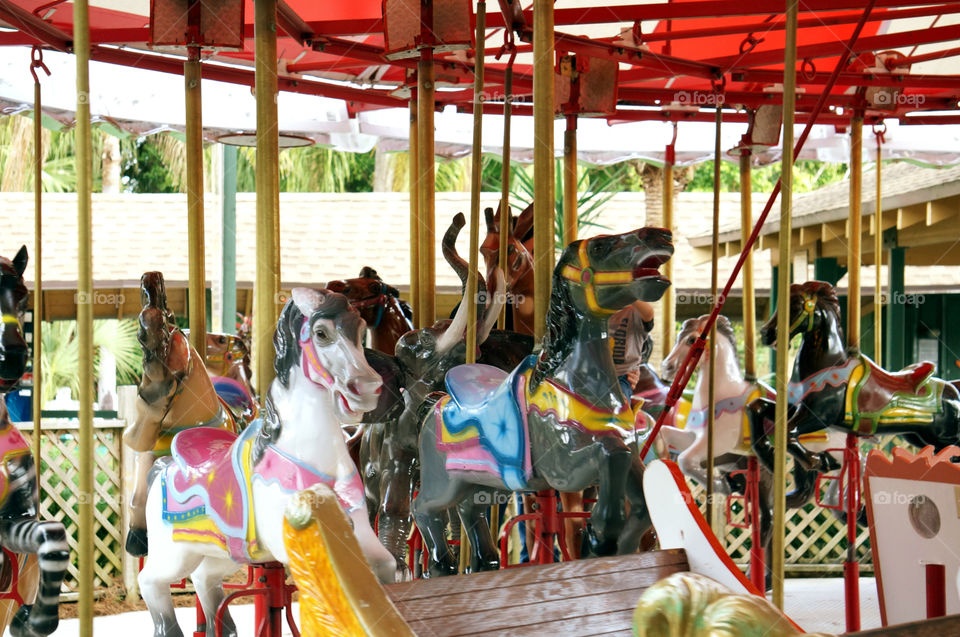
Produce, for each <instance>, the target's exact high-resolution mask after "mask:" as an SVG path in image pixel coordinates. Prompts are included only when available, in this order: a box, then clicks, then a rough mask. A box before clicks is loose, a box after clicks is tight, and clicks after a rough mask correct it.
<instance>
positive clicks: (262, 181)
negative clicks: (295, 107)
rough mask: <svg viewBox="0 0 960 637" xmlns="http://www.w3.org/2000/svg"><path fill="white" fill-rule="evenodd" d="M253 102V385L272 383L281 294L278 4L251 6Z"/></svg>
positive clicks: (264, 387)
mask: <svg viewBox="0 0 960 637" xmlns="http://www.w3.org/2000/svg"><path fill="white" fill-rule="evenodd" d="M254 35H255V38H256V45H255V48H254V60H255V62H254V66H255V72H256V98H257V166H256V175H255V177H256V188H257V256H258V266H257V278H256V284H255V285H256V289H255V292H256V300H255V304H254V310H253V326H254V344H253V347H254V354H255V360H256V374H257V383H256V386H257V387H259V388H260V393H261V395H262V396H266V393H267V391H269V389H270V383H271V381H273V375H274V371H273V360H274V358H275V357H276V354H275V352H274V349H273V332H274V329H275V328H276V323H277V316H278V308H277V305H278V301H279V293H280V250H279V249H278V244H279V240H280V194H279V180H280V175H279V167H278V162H279V159H280V145H279V144H280V141H279V131H278V128H277V99H276V98H277V0H257V2H256V3H254Z"/></svg>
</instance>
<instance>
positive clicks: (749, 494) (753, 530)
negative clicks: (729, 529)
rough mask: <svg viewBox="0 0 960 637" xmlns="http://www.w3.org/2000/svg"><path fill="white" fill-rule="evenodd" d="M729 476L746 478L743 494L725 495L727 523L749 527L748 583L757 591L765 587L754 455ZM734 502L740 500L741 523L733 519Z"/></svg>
mask: <svg viewBox="0 0 960 637" xmlns="http://www.w3.org/2000/svg"><path fill="white" fill-rule="evenodd" d="M730 475H731V476H735V475H742V476H744V478H745V479H746V489H745V491H744V494H743V495H731V496H729V497H727V511H726V513H727V524H729V525H730V526H734V527H737V528H741V529H748V528H749V529H750V583H751V584H753V585H754V587H756V589H757V590H758V591H762V590H765V589H766V585H767V583H766V574H767V569H766V563H765V558H764V554H763V541H762V539H761V537H760V507H761V506H762V504H761V502H760V464H759V461H758V460H757V457H756V456H750V457H749V458H748V459H747V468H746V469H740V470H738V471H731V472H730ZM734 502H741V506H742V507H743V523H742V524H741V523H736V522H734V521H733V511H732V509H731V507H732V506H733V503H734Z"/></svg>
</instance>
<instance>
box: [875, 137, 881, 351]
mask: <svg viewBox="0 0 960 637" xmlns="http://www.w3.org/2000/svg"><path fill="white" fill-rule="evenodd" d="M876 137H877V196H876V200H877V207H876V208H875V209H874V212H873V224H874V225H873V227H874V233H873V263H874V269H873V271H874V275H875V276H876V279H875V280H874V282H873V359H874V360H875V361H876V363H877V365H882V364H883V329H882V328H883V320H882V319H883V311H882V310H883V277H882V276H880V268H882V267H883V201H882V190H883V188H882V185H883V182H882V180H881V179H882V177H883V167H882V164H881V159H882V157H883V134H882V133H877V134H876Z"/></svg>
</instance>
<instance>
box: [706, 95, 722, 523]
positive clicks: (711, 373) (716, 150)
mask: <svg viewBox="0 0 960 637" xmlns="http://www.w3.org/2000/svg"><path fill="white" fill-rule="evenodd" d="M717 97H718V98H719V99H717V109H716V115H715V117H714V124H713V126H714V146H713V242H712V246H711V250H712V259H711V261H712V263H711V265H710V294H711V299H712V303H716V302H717V291H718V287H719V284H718V273H717V268H718V267H719V261H720V161H721V153H722V152H723V151H722V149H721V148H720V127H721V126H722V124H723V110H722V108H723V99H722V96H721V95H720V94H719V93H717ZM707 352H708V353H707V368H708V372H707V373H708V380H709V384H708V385H707V405H708V407H707V484H706V485H704V486H706V488H707V511H706V517H707V521H708V522H709V524H710V526H711V527H712V528H713V533H714V535H716V536H717V537H721V536H722V533H720V532H719V531H720V529H718V528H717V526H718V524H717V521H716V520H715V519H714V515H713V513H714V506H713V499H714V497H715V495H716V494H715V493H714V489H713V474H714V464H715V462H714V461H715V460H716V458H715V454H714V452H715V449H714V448H713V445H714V433H715V432H714V430H715V429H716V425H717V413H716V409H714V408H713V405H714V404H716V378H717V356H716V354H717V324H716V323H715V322H714V323H713V324H711V325H710V341H709V344H708V350H707Z"/></svg>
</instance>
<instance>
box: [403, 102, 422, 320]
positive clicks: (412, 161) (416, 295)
mask: <svg viewBox="0 0 960 637" xmlns="http://www.w3.org/2000/svg"><path fill="white" fill-rule="evenodd" d="M417 135H418V133H417V89H416V88H412V89H411V90H410V149H409V151H407V152H408V156H407V172H408V173H409V189H410V306H411V307H413V318H414V325H416V326H417V327H418V328H419V327H425V326H424V325H423V321H422V316H423V309H422V308H421V307H420V284H419V283H420V282H419V281H418V280H417V272H418V271H419V270H420V233H419V227H420V216H419V215H420V208H419V206H418V204H417V202H418V199H417Z"/></svg>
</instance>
